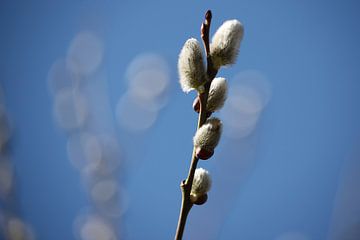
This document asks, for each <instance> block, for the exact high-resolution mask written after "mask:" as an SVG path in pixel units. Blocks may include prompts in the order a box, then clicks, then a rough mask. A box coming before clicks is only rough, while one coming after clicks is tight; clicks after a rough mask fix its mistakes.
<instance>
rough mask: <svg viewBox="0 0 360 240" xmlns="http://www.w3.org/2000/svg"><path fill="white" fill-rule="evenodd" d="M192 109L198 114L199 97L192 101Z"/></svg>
mask: <svg viewBox="0 0 360 240" xmlns="http://www.w3.org/2000/svg"><path fill="white" fill-rule="evenodd" d="M193 109H194V111H195V112H197V113H199V112H200V98H199V96H197V97H196V98H195V99H194V102H193Z"/></svg>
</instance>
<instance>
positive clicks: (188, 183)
mask: <svg viewBox="0 0 360 240" xmlns="http://www.w3.org/2000/svg"><path fill="white" fill-rule="evenodd" d="M211 18H212V14H211V11H210V10H208V11H207V12H206V14H205V21H204V22H203V23H202V25H201V38H202V40H203V44H204V48H205V51H206V60H207V79H208V80H207V82H206V84H205V86H204V88H205V91H204V92H203V93H201V94H199V98H200V111H199V117H198V124H197V129H199V128H200V127H201V126H202V125H203V124H204V123H205V121H206V119H207V118H208V114H207V110H206V103H207V99H208V96H209V89H210V84H211V81H212V80H213V79H214V77H215V76H216V74H217V70H216V69H214V67H213V65H212V61H211V57H210V43H209V35H210V24H211ZM198 161H199V159H198V158H197V157H196V150H195V148H194V149H193V153H192V157H191V164H190V168H189V173H188V177H187V178H186V180H184V181H182V182H181V184H180V188H181V192H182V201H181V210H180V215H179V221H178V226H177V230H176V235H175V239H176V240H181V239H182V236H183V233H184V229H185V224H186V219H187V216H188V214H189V212H190V210H191V208H192V206H193V203H192V202H191V200H190V193H191V187H192V184H193V180H194V174H195V170H196V166H197V163H198Z"/></svg>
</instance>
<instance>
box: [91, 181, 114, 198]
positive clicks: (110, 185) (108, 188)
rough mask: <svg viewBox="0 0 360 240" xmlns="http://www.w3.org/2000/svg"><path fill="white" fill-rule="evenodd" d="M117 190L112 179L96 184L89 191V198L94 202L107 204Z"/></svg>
mask: <svg viewBox="0 0 360 240" xmlns="http://www.w3.org/2000/svg"><path fill="white" fill-rule="evenodd" d="M117 189H118V184H117V182H116V181H115V180H113V179H107V180H102V181H99V182H97V183H96V184H95V185H94V186H93V187H92V189H91V197H92V198H93V199H94V200H95V201H96V202H107V201H109V200H110V199H111V198H113V197H114V195H115V194H116V192H117Z"/></svg>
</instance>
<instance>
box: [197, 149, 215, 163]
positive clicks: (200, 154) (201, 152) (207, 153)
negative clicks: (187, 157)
mask: <svg viewBox="0 0 360 240" xmlns="http://www.w3.org/2000/svg"><path fill="white" fill-rule="evenodd" d="M195 154H196V157H197V158H199V159H202V160H207V159H209V158H211V157H212V155H214V150H213V149H212V150H207V149H205V148H197V149H196V152H195Z"/></svg>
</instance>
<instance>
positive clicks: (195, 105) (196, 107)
mask: <svg viewBox="0 0 360 240" xmlns="http://www.w3.org/2000/svg"><path fill="white" fill-rule="evenodd" d="M193 109H194V111H195V112H197V113H199V112H200V98H199V96H197V97H196V98H195V99H194V102H193ZM211 114H212V112H206V118H208V117H210V116H211Z"/></svg>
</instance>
